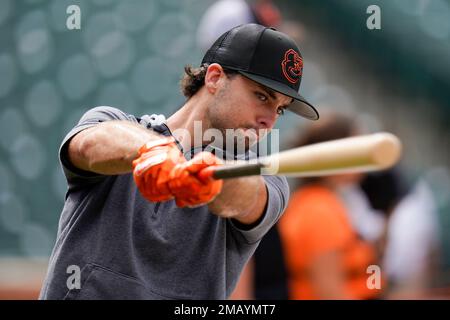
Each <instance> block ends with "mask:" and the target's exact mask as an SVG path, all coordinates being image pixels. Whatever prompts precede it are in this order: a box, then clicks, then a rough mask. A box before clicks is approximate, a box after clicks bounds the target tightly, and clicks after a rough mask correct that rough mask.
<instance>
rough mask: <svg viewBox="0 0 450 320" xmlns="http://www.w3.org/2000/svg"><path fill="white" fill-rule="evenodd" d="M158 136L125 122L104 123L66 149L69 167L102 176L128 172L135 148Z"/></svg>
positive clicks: (91, 129) (134, 155)
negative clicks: (70, 164) (69, 162)
mask: <svg viewBox="0 0 450 320" xmlns="http://www.w3.org/2000/svg"><path fill="white" fill-rule="evenodd" d="M158 138H161V135H159V134H157V133H154V132H152V131H150V130H147V129H145V128H143V127H141V126H139V125H138V124H135V123H132V122H129V121H106V122H102V123H100V124H98V125H96V126H94V127H91V128H88V129H86V130H83V131H81V132H80V133H78V134H77V135H76V136H74V137H73V138H72V139H71V140H70V142H69V147H68V155H69V159H70V161H71V163H72V164H73V165H74V166H75V167H77V168H79V169H82V170H84V171H90V172H95V173H99V174H104V175H116V174H124V173H129V172H131V171H132V161H133V160H134V159H135V158H136V157H137V155H138V150H139V148H140V147H141V146H142V145H143V144H145V143H146V142H148V141H151V140H155V139H158Z"/></svg>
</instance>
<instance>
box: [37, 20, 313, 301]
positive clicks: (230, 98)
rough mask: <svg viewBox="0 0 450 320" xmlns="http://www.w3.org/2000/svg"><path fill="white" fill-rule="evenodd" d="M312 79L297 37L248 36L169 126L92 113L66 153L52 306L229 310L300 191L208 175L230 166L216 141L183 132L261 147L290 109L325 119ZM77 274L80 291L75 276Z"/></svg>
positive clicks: (222, 40)
mask: <svg viewBox="0 0 450 320" xmlns="http://www.w3.org/2000/svg"><path fill="white" fill-rule="evenodd" d="M302 68H303V61H302V57H301V55H300V52H299V49H298V47H297V45H296V44H295V43H294V42H293V41H292V39H290V38H289V37H288V36H287V35H285V34H283V33H281V32H278V31H276V30H275V29H272V28H266V27H263V26H261V25H258V24H246V25H241V26H239V27H236V28H233V29H231V30H229V31H228V32H226V33H225V34H223V35H222V36H220V37H219V39H217V41H216V42H215V43H214V44H213V45H212V46H211V48H210V49H209V50H208V52H207V53H206V54H205V56H204V58H203V61H202V64H201V66H200V67H199V68H188V67H187V68H186V74H185V76H184V78H183V80H182V91H183V93H184V94H185V95H186V97H187V100H186V102H185V104H184V105H183V106H182V107H181V108H180V109H179V110H178V111H177V112H175V113H174V114H173V115H171V116H170V117H169V118H168V119H167V120H166V119H165V117H164V116H162V115H160V116H155V115H153V116H143V117H140V118H138V117H135V116H132V115H128V114H125V113H124V112H122V111H120V110H118V109H115V108H112V107H97V108H93V109H91V110H89V111H88V112H86V113H85V114H84V115H83V117H82V118H81V120H80V121H79V123H78V124H77V125H76V126H75V127H74V128H73V129H72V130H71V131H70V132H69V133H68V134H67V136H66V137H65V138H64V140H63V142H62V144H61V148H60V154H59V155H60V160H61V164H62V167H63V169H64V173H65V176H66V178H67V182H68V192H67V195H66V200H65V205H64V208H63V211H62V213H61V217H60V222H59V228H58V235H57V240H56V244H55V247H54V249H53V252H52V255H51V258H50V262H49V268H48V272H47V277H46V280H45V282H44V285H43V288H42V291H41V295H40V298H41V299H226V298H227V297H228V296H229V295H230V293H231V292H232V290H233V288H234V286H235V284H236V282H237V280H238V277H239V274H240V272H241V270H242V268H243V267H244V265H245V263H246V262H247V261H248V259H249V258H250V256H251V255H252V253H253V252H254V250H255V249H256V247H257V245H258V243H259V241H260V240H261V238H262V237H263V236H264V234H265V233H266V231H267V230H269V229H270V227H271V226H272V225H273V224H274V223H275V222H276V221H277V220H278V219H279V218H280V216H281V214H282V212H283V210H284V208H285V206H286V204H287V201H288V194H289V190H288V185H287V182H286V180H285V179H284V178H282V177H276V176H252V177H242V178H235V179H227V180H226V181H222V180H213V179H212V178H208V177H207V176H204V175H201V174H200V172H202V170H204V169H206V168H208V167H211V166H218V165H221V163H222V162H223V160H222V159H220V158H219V157H218V156H215V155H214V154H212V153H210V152H205V151H201V150H202V146H203V145H204V144H205V141H202V142H201V144H202V145H200V146H199V145H195V144H194V143H193V142H192V141H189V139H188V138H186V137H188V136H189V135H185V136H184V137H181V138H175V137H174V136H173V135H172V132H174V131H175V130H179V129H184V130H185V132H188V133H190V134H191V135H190V136H193V130H194V128H193V124H194V121H201V123H202V130H207V129H211V128H214V129H217V130H219V131H221V132H225V130H226V129H241V131H242V132H243V133H244V135H247V134H248V135H249V136H250V133H248V132H249V130H250V129H255V130H258V129H262V130H266V131H270V129H271V128H272V127H273V126H274V124H275V122H276V120H277V118H278V117H279V116H280V114H282V113H283V112H284V109H289V110H291V111H293V112H295V113H297V114H299V115H301V116H303V117H306V118H309V119H318V113H317V111H316V110H315V109H314V107H313V106H312V105H311V104H309V103H308V102H307V101H306V100H305V99H304V98H303V97H302V96H300V95H299V94H298V89H299V86H300V81H301V76H302ZM258 138H261V137H259V136H258ZM187 148H188V149H187ZM226 148H228V147H226ZM198 150H200V152H197V151H198ZM225 151H226V150H225ZM246 156H248V157H251V155H246ZM69 268H70V269H69ZM77 268H79V279H78V280H79V282H78V285H76V284H77V282H76V281H75V282H71V281H69V277H70V280H73V276H74V275H76V274H72V273H70V272H69V273H68V270H77ZM74 284H75V285H74Z"/></svg>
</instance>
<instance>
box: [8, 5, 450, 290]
mask: <svg viewBox="0 0 450 320" xmlns="http://www.w3.org/2000/svg"><path fill="white" fill-rule="evenodd" d="M224 2H227V3H226V4H225V3H224ZM218 3H219V4H218ZM319 3H320V4H319ZM373 4H375V5H378V6H379V8H380V9H381V15H380V17H381V29H373V30H370V29H368V28H367V25H366V21H367V19H368V18H369V16H370V15H371V14H370V13H367V12H366V10H367V8H368V7H369V5H373ZM69 5H78V6H79V7H80V9H81V29H80V30H68V28H67V26H66V20H67V19H68V17H69V16H70V14H67V13H66V9H67V7H68V6H69ZM218 6H219V7H218ZM249 10H250V11H249ZM255 19H256V20H257V21H258V22H260V23H265V24H270V25H276V26H277V27H278V28H279V29H280V30H282V31H285V32H287V33H289V34H290V35H291V36H292V37H294V38H295V39H296V41H297V43H298V44H299V47H300V50H301V52H302V55H303V58H304V71H303V75H304V76H303V82H302V84H301V87H300V91H301V93H302V94H303V95H304V96H305V97H306V98H307V99H308V100H309V101H311V102H312V103H313V104H314V105H316V106H317V107H318V110H319V112H322V111H324V110H335V111H339V112H342V113H345V114H350V115H352V116H353V117H354V118H355V119H357V121H358V122H359V123H360V126H361V127H362V128H363V131H364V132H375V131H389V132H393V133H395V134H397V135H398V136H399V137H400V138H401V140H402V141H403V143H404V155H403V159H402V162H401V164H400V166H401V170H402V176H403V180H404V181H405V183H406V184H408V185H409V186H410V189H411V190H414V188H415V186H417V185H418V184H421V185H426V189H427V192H428V194H429V195H430V196H429V198H427V199H428V200H427V201H429V202H432V204H431V205H430V206H429V207H432V208H433V210H430V211H432V212H433V213H432V214H433V216H427V218H425V220H426V221H427V222H426V223H427V226H429V227H428V229H427V230H426V231H423V233H424V237H425V238H426V239H425V240H423V241H429V242H430V243H433V244H435V248H436V250H437V252H438V254H436V255H434V257H435V258H436V257H437V258H436V259H435V258H433V259H435V260H433V263H434V265H435V268H434V271H433V273H432V275H431V276H430V277H428V278H427V281H426V283H425V284H423V285H422V288H421V290H422V291H423V292H424V293H423V295H421V297H425V298H427V297H443V298H450V289H449V288H450V234H449V232H448V231H449V230H450V171H449V169H450V143H449V142H450V59H449V57H450V1H448V0H391V1H387V0H385V1H375V0H370V1H368V0H336V1H333V0H328V1H320V2H319V1H313V0H295V1H294V0H279V1H273V2H271V1H256V0H254V1H248V2H247V3H246V2H244V1H238V0H229V1H219V2H217V1H212V0H126V1H125V0H123V1H120V0H84V1H82V0H22V1H13V0H0V39H1V42H0V43H1V44H0V298H2V299H15V298H22V299H23V298H25V299H33V298H36V297H37V294H38V292H39V290H40V285H41V282H42V279H43V277H44V275H45V272H46V266H47V260H48V257H49V255H50V253H51V250H52V247H53V244H54V241H55V239H56V231H57V226H58V220H59V214H60V212H61V209H62V207H63V203H64V196H65V192H66V183H65V178H64V176H63V174H62V171H61V168H60V165H59V162H58V156H57V155H58V147H59V143H60V142H61V140H62V138H63V137H64V135H65V134H66V133H67V132H68V131H69V129H70V128H72V127H73V126H74V125H75V124H76V123H77V121H78V120H79V118H80V117H81V115H82V114H83V113H84V112H85V111H86V110H87V109H89V108H91V107H94V106H98V105H110V106H115V107H118V108H120V109H122V110H124V111H125V112H128V113H131V114H135V115H143V114H152V113H163V114H165V115H170V114H171V113H173V112H174V110H176V109H177V108H178V107H179V106H180V105H181V104H182V103H183V101H184V99H183V97H182V95H181V93H180V91H179V89H178V82H179V79H180V77H181V75H182V71H183V66H184V65H186V64H192V65H194V66H196V65H198V64H199V62H200V60H201V58H202V56H203V52H204V50H205V48H207V47H208V46H209V45H210V44H211V42H212V41H213V40H214V39H215V38H216V37H217V36H218V35H220V34H221V32H222V31H225V30H227V29H228V28H230V27H232V26H234V25H238V24H241V23H245V22H250V21H255ZM306 125H307V120H304V119H300V118H299V117H296V116H294V115H293V114H290V113H286V114H285V115H284V116H283V117H282V118H281V120H280V121H279V122H278V124H277V128H279V129H280V136H281V138H282V141H281V142H282V149H283V148H288V147H289V145H290V143H291V141H292V139H293V138H295V137H298V136H301V135H302V128H303V127H304V126H306ZM386 192H387V191H386ZM406 211H407V210H406ZM414 219H415V218H414V216H412V215H411V217H408V216H407V215H406V218H405V219H404V220H402V221H406V222H407V223H409V222H410V223H411V224H412V225H414V223H415V222H416V223H417V222H418V221H415V220H414ZM407 223H406V224H403V227H405V228H409V227H408V224H407ZM419 223H420V222H419ZM410 230H415V229H414V228H413V227H411V228H410ZM402 232H405V231H404V230H403V231H402ZM411 232H413V231H411ZM409 237H410V238H411V239H413V241H414V240H416V241H417V239H415V237H414V235H412V234H409ZM406 238H407V237H406ZM431 238H432V239H431ZM420 239H422V238H420V237H419V241H421V240H420ZM403 244H404V247H403V248H408V247H409V248H410V249H411V246H412V247H413V248H414V246H415V244H414V242H411V243H409V242H406V243H403ZM400 251H401V249H400ZM405 259H406V258H405ZM422 259H428V257H425V256H424V257H423V258H422ZM405 261H409V260H405ZM405 261H403V263H404V262H405ZM400 264H401V263H400ZM392 268H394V269H395V267H391V269H392ZM399 268H400V267H398V268H397V270H394V271H392V272H393V274H394V273H395V272H397V273H400V274H401V272H402V271H401V268H400V269H399ZM382 271H383V269H382ZM399 297H401V298H402V297H407V295H403V296H399Z"/></svg>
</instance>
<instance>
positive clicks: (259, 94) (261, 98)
mask: <svg viewBox="0 0 450 320" xmlns="http://www.w3.org/2000/svg"><path fill="white" fill-rule="evenodd" d="M255 95H256V97H257V98H258V99H259V100H261V101H262V102H266V101H267V100H268V98H267V96H266V95H265V94H263V93H261V92H255Z"/></svg>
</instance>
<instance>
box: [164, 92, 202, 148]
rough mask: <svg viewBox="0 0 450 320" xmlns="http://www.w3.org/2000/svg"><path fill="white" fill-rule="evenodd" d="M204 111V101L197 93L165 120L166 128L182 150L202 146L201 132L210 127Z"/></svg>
mask: <svg viewBox="0 0 450 320" xmlns="http://www.w3.org/2000/svg"><path fill="white" fill-rule="evenodd" d="M206 110H207V105H206V103H205V99H202V94H201V92H199V93H197V94H195V95H194V96H193V97H191V98H190V99H189V100H187V101H186V103H185V104H184V105H183V106H182V107H181V108H180V109H179V110H178V111H177V112H175V113H174V114H173V115H172V116H170V117H169V118H168V119H167V126H168V127H169V129H170V131H171V132H172V134H173V135H174V136H175V138H176V139H177V140H178V141H179V142H180V143H181V145H182V146H183V149H184V150H188V149H189V148H190V147H191V146H195V147H197V146H200V145H202V144H203V141H202V137H203V132H205V130H207V129H208V128H209V127H210V122H209V120H208V118H207V112H206Z"/></svg>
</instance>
